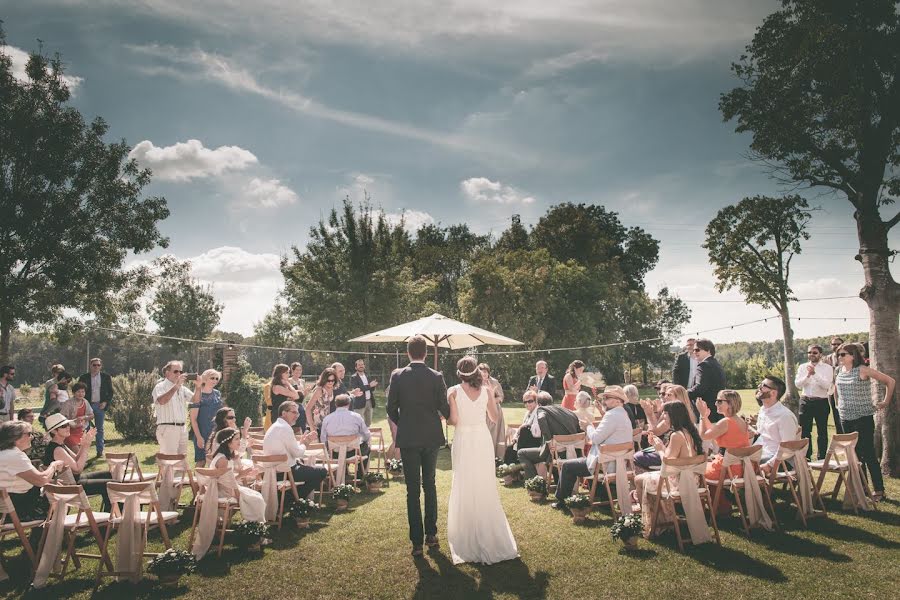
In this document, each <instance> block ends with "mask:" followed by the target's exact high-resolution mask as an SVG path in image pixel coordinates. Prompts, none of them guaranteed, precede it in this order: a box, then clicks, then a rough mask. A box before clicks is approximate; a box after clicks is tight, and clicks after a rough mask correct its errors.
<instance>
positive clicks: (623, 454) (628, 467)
mask: <svg viewBox="0 0 900 600" xmlns="http://www.w3.org/2000/svg"><path fill="white" fill-rule="evenodd" d="M598 451H599V454H598V456H597V463H598V465H599V468H600V469H601V470H602V471H603V477H604V480H605V479H606V477H607V473H606V465H607V463H615V465H616V501H617V502H618V503H619V510H620V511H621V512H622V514H625V515H629V514H631V484H630V483H629V480H628V476H629V474H630V475H631V476H632V477H633V476H634V443H633V442H623V443H621V444H602V445H601V446H600V448H598ZM610 501H612V498H610Z"/></svg>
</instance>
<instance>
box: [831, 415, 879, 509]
mask: <svg viewBox="0 0 900 600" xmlns="http://www.w3.org/2000/svg"><path fill="white" fill-rule="evenodd" d="M858 441H859V432H857V431H854V432H853V433H836V434H834V435H833V436H832V437H831V445H830V447H829V448H828V457H829V460H830V458H831V457H834V460H835V462H837V463H838V465H840V459H839V457H843V458H844V461H846V466H847V486H846V488H845V489H846V491H845V492H844V504H843V505H844V508H853V510H854V511H856V510H859V509H861V510H874V509H875V503H874V502H873V501H872V498H871V495H870V493H869V487H868V484H867V483H866V481H865V480H864V479H863V471H862V465H861V464H860V462H859V457H858V456H857V455H856V444H857V442H858Z"/></svg>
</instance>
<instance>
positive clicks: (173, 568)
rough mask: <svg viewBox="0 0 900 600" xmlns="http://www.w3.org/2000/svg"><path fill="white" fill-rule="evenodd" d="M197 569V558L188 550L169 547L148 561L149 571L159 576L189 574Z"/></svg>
mask: <svg viewBox="0 0 900 600" xmlns="http://www.w3.org/2000/svg"><path fill="white" fill-rule="evenodd" d="M196 569H197V559H196V558H194V555H193V554H191V553H190V552H188V551H187V550H176V549H175V548H169V549H168V550H166V551H165V552H163V553H162V554H160V555H158V556H155V557H153V558H152V559H150V560H149V561H147V572H148V573H150V574H152V575H156V576H157V577H160V576H165V575H187V574H189V573H193V572H194V571H195V570H196Z"/></svg>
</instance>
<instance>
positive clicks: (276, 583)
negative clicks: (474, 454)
mask: <svg viewBox="0 0 900 600" xmlns="http://www.w3.org/2000/svg"><path fill="white" fill-rule="evenodd" d="M742 396H743V397H744V400H745V402H744V411H743V412H744V413H747V414H749V413H753V412H756V408H757V407H756V403H755V401H753V399H752V392H749V391H746V392H742ZM381 404H382V407H381V408H380V409H377V410H376V421H377V422H376V423H375V425H381V426H382V427H384V428H385V431H386V432H388V429H387V427H386V426H385V425H386V424H385V422H384V418H385V417H384V409H383V402H381ZM520 406H521V405H518V406H514V405H512V404H509V405H508V406H507V407H506V408H504V413H505V417H506V420H507V422H520V421H521V418H522V415H523V414H524V409H522V408H520ZM110 434H111V435H110V436H109V437H110V439H111V441H110V443H109V444H108V446H109V448H110V450H114V449H119V448H125V447H128V448H133V449H136V450H137V451H138V452H139V453H140V454H141V456H142V457H144V459H143V462H144V463H146V464H148V465H149V464H151V460H150V459H149V456H151V455H152V453H153V452H154V451H155V445H153V444H139V445H135V444H125V443H123V442H122V441H121V440H116V436H115V434H114V433H113V432H110ZM451 435H452V431H451ZM99 467H100V465H97V467H96V468H99ZM450 469H451V464H450V453H449V450H443V451H442V452H441V455H440V459H439V463H438V475H437V484H438V501H439V521H438V526H439V530H440V531H439V535H440V537H441V542H442V552H440V553H434V552H431V553H427V554H426V557H425V558H424V559H419V560H413V559H412V558H411V557H410V556H409V549H410V546H409V542H408V539H407V525H406V513H405V492H406V488H405V486H404V485H403V484H402V483H396V482H395V483H392V484H390V486H388V487H386V488H385V489H384V491H382V492H381V493H377V494H366V493H363V494H359V495H357V496H355V497H354V498H353V499H352V500H351V503H350V506H351V509H350V510H349V511H348V512H346V513H334V512H333V511H332V510H331V508H330V505H329V506H328V507H326V509H325V510H323V511H321V512H320V513H319V514H318V515H317V516H316V517H315V518H314V521H313V526H312V528H311V529H309V530H306V531H301V530H298V529H296V528H295V527H294V526H293V525H292V524H291V525H286V526H285V528H284V529H283V530H282V531H279V532H276V533H275V535H274V544H273V546H271V547H269V548H268V549H266V550H265V554H264V555H263V556H259V555H256V556H249V555H247V556H245V555H242V554H241V551H240V550H238V549H237V548H235V547H233V546H229V545H228V544H227V543H226V551H225V553H224V555H223V557H222V558H221V559H217V558H216V557H215V555H214V554H213V555H210V556H208V557H207V558H205V559H204V560H203V561H202V562H201V565H200V568H199V569H198V572H197V573H196V574H194V575H191V576H190V577H186V578H183V579H182V586H181V587H179V588H177V589H175V590H171V591H169V590H163V589H162V588H159V587H158V586H157V584H156V581H155V579H154V578H152V577H150V576H147V578H146V579H145V580H144V581H142V582H141V583H140V584H138V585H136V586H132V585H130V584H119V583H107V584H105V585H104V586H103V587H102V588H101V589H100V591H99V592H98V594H97V596H98V597H100V598H107V597H108V598H121V597H126V596H130V597H135V598H167V597H184V598H203V599H209V598H216V599H228V598H241V599H246V598H260V597H266V598H271V599H276V598H296V597H310V598H323V599H330V598H334V599H338V598H360V599H363V598H521V599H531V598H535V599H537V598H577V597H588V598H625V597H627V598H636V599H637V598H715V599H716V600H721V599H722V598H744V597H751V596H752V597H755V598H778V597H781V598H845V597H848V596H852V597H855V598H865V597H873V598H876V597H890V596H892V595H893V594H894V593H896V587H897V584H898V581H900V579H898V574H897V573H898V571H897V565H898V564H900V503H898V502H897V501H896V500H894V498H898V497H900V483H898V481H897V480H890V479H889V480H887V482H886V484H887V492H888V496H889V497H890V498H891V499H890V500H887V501H885V502H883V503H881V504H880V505H879V510H878V511H877V512H875V513H871V514H865V515H862V516H858V517H857V516H854V515H852V514H848V513H845V512H844V511H842V510H841V509H840V507H839V503H838V502H834V501H829V502H827V507H828V510H829V518H828V519H815V520H812V521H811V522H810V527H809V529H803V528H802V527H801V526H800V524H799V522H798V521H796V520H795V519H794V517H793V512H792V511H788V510H786V509H785V508H784V504H783V503H779V510H778V519H779V522H780V523H781V526H782V531H777V532H771V533H769V532H756V531H754V534H753V537H752V538H751V539H747V538H746V537H745V536H744V535H743V534H742V533H741V532H740V530H739V527H738V525H737V522H736V520H735V519H727V520H725V522H724V523H722V527H723V530H722V546H721V547H720V546H716V545H711V544H707V545H705V546H701V547H698V548H689V549H688V550H687V551H686V552H685V553H679V552H678V551H677V549H676V546H675V540H674V535H672V534H666V535H664V536H663V537H662V538H660V539H658V540H655V541H642V542H641V549H640V550H639V551H638V552H636V553H631V554H627V553H624V552H623V551H622V550H621V544H620V543H618V542H613V540H612V539H611V538H610V535H609V526H610V525H611V523H612V520H611V518H610V517H609V515H608V513H605V512H594V513H592V514H591V515H590V517H589V519H588V522H587V524H586V525H582V526H576V525H573V523H572V519H571V518H570V517H569V516H567V515H564V514H562V513H559V512H557V511H554V510H552V509H550V507H549V506H548V505H547V504H534V503H532V502H531V501H530V500H529V499H528V496H527V494H526V493H525V491H524V490H523V489H522V488H521V487H517V488H503V487H501V488H500V496H501V500H502V502H503V505H504V507H505V509H506V513H507V516H508V518H509V522H510V526H511V527H512V531H513V533H514V534H515V536H516V541H517V542H518V544H519V551H520V553H521V558H520V559H519V560H515V561H509V562H505V563H501V564H499V565H493V566H476V565H459V566H454V565H453V564H452V563H451V561H450V559H449V551H448V548H447V545H446V515H447V498H448V494H449V489H450V482H451V471H450ZM190 520H191V512H190V511H188V512H187V513H186V514H185V516H184V517H183V518H182V520H181V523H180V524H179V525H178V526H177V527H176V528H175V530H174V531H173V532H171V533H172V536H173V540H174V544H175V547H176V548H185V547H186V545H187V538H188V535H189V530H190ZM114 544H115V536H113V542H112V545H113V547H112V548H111V551H112V553H113V554H112V555H113V556H115V549H114ZM16 545H17V544H16V542H12V541H7V542H5V543H4V549H5V553H6V554H7V555H8V558H7V560H6V567H7V570H8V571H9V572H10V573H11V574H12V577H13V581H12V583H5V584H0V597H4V598H18V597H22V596H23V595H28V594H26V593H25V589H26V586H27V583H28V582H27V581H26V578H25V577H24V576H23V574H24V573H25V571H26V567H27V565H26V562H25V561H23V560H21V559H20V557H19V551H18V550H17V549H16ZM150 547H151V548H152V549H153V550H161V549H162V544H161V542H160V540H159V536H158V534H151V539H150ZM95 569H96V563H94V562H93V561H86V562H85V563H84V565H83V566H82V568H81V570H80V571H77V572H74V573H70V574H69V575H68V576H67V578H66V580H65V581H64V582H62V583H55V584H52V585H51V586H50V587H48V588H47V590H46V591H47V594H53V595H58V596H60V597H70V598H87V597H91V591H92V589H93V577H94V574H95Z"/></svg>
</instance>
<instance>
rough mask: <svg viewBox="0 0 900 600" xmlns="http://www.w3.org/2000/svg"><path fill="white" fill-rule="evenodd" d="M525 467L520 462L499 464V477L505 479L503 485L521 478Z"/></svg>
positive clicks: (510, 483)
mask: <svg viewBox="0 0 900 600" xmlns="http://www.w3.org/2000/svg"><path fill="white" fill-rule="evenodd" d="M523 469H524V467H523V466H522V465H520V464H519V463H510V464H508V465H503V464H501V465H498V466H497V477H499V478H500V479H502V480H503V485H512V484H514V483H515V482H516V480H518V479H519V475H520V474H521V472H522V470H523Z"/></svg>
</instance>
